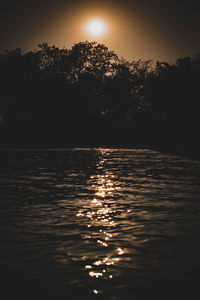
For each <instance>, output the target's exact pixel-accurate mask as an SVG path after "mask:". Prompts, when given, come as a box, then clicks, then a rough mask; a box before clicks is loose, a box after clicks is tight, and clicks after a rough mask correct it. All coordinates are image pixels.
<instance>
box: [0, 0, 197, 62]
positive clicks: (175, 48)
mask: <svg viewBox="0 0 200 300" xmlns="http://www.w3.org/2000/svg"><path fill="white" fill-rule="evenodd" d="M199 2H200V1H199V0H190V1H187V0H168V1H162V0H132V1H127V0H123V1H122V0H121V1H119V0H115V1H114V0H110V1H109V0H107V1H103V0H102V1H85V0H70V1H68V0H56V1H55V0H26V1H25V0H1V2H0V50H1V51H2V50H5V49H13V48H16V47H20V48H23V49H24V50H26V51H29V50H33V49H36V48H37V45H38V44H39V43H42V42H48V43H49V44H50V45H53V44H55V45H56V46H59V47H67V48H70V47H71V46H72V45H73V44H74V43H76V42H79V41H86V40H88V41H93V40H95V41H97V42H100V43H104V44H106V45H107V46H108V47H109V49H110V50H114V51H115V52H116V53H117V54H118V55H119V56H123V57H125V58H126V59H129V60H135V59H140V58H142V59H154V60H167V61H170V62H173V61H175V60H176V59H177V58H179V57H184V56H193V55H195V54H197V53H199V52H200V17H199V14H200V9H199V8H200V3H199ZM92 20H100V21H101V22H103V26H104V27H105V28H104V29H103V31H102V32H100V34H97V35H95V34H93V33H92V31H91V30H92V29H91V30H88V27H87V26H89V25H88V23H89V22H90V21H92ZM100 31H101V29H100Z"/></svg>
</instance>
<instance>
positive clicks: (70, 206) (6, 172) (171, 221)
mask: <svg viewBox="0 0 200 300" xmlns="http://www.w3.org/2000/svg"><path fill="white" fill-rule="evenodd" d="M0 164H1V168H0V267H1V275H3V278H4V279H3V281H2V286H4V287H5V289H6V291H7V293H8V295H9V294H10V293H12V292H13V293H14V294H15V295H24V294H25V295H28V296H29V298H30V296H31V295H34V296H35V297H36V296H37V297H38V296H41V295H43V296H44V297H45V296H53V297H54V299H81V297H82V298H84V299H90V298H94V299H99V298H102V299H126V298H127V299H133V297H134V295H142V294H143V293H144V292H147V293H151V294H156V293H160V294H161V295H165V294H166V293H168V294H169V295H172V293H173V292H172V290H174V289H176V291H178V292H183V291H184V293H185V292H188V293H189V294H191V293H192V291H194V290H195V288H196V287H198V280H199V271H200V259H199V253H200V201H199V200H200V199H199V195H200V187H199V183H200V163H199V162H197V161H192V160H190V159H186V158H182V157H179V156H173V155H167V154H162V153H160V152H155V151H150V150H124V149H121V150H120V149H60V150H59V149H50V150H12V151H0ZM69 295H70V296H69ZM137 299H139V298H137Z"/></svg>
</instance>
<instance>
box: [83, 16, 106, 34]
mask: <svg viewBox="0 0 200 300" xmlns="http://www.w3.org/2000/svg"><path fill="white" fill-rule="evenodd" d="M85 29H86V31H87V33H89V34H90V35H92V36H100V35H102V34H103V33H104V32H105V31H106V24H105V23H104V22H103V21H102V20H100V19H92V20H90V21H89V22H88V23H87V24H86V27H85Z"/></svg>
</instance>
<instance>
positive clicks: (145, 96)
mask: <svg viewBox="0 0 200 300" xmlns="http://www.w3.org/2000/svg"><path fill="white" fill-rule="evenodd" d="M0 82H1V86H0V87H1V88H0V131H1V145H2V146H58V145H59V146H75V145H76V146H84V145H88V146H89V145H94V146H98V145H101V146H102V145H104V146H156V147H165V148H170V147H172V148H177V149H186V148H187V149H191V148H192V149H195V148H197V145H198V128H199V101H200V55H197V56H196V57H195V58H193V59H191V58H189V57H185V58H181V59H178V60H177V61H176V63H174V64H169V63H167V62H157V63H156V64H155V63H153V62H152V61H142V60H139V61H133V62H128V61H126V60H124V59H120V58H119V57H118V56H117V55H116V54H115V53H114V52H113V51H109V50H108V48H107V47H106V46H104V45H101V44H97V43H96V42H84V43H83V42H81V43H78V44H75V45H74V46H73V47H72V48H71V49H65V48H63V49H59V48H57V47H56V46H49V45H48V44H47V43H44V44H41V45H39V46H38V50H36V51H34V52H29V53H22V51H21V49H16V50H13V51H5V52H4V53H2V54H1V55H0Z"/></svg>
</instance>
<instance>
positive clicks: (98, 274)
mask: <svg viewBox="0 0 200 300" xmlns="http://www.w3.org/2000/svg"><path fill="white" fill-rule="evenodd" d="M102 155H103V156H104V158H103V159H102V160H101V161H100V162H99V163H98V166H97V169H98V170H99V171H100V172H99V174H95V175H91V176H90V179H89V181H88V183H89V185H90V187H91V188H92V190H93V192H94V197H93V199H91V200H90V201H89V202H87V205H86V206H85V207H84V208H81V209H79V211H78V213H77V214H76V216H77V217H78V218H85V219H86V218H87V219H88V224H87V228H91V229H90V233H89V234H88V235H86V236H85V239H87V240H88V242H89V243H93V244H94V243H95V244H96V246H95V247H96V251H95V253H96V255H95V257H94V258H90V263H89V264H86V265H85V267H84V268H85V270H86V271H87V272H88V275H89V277H91V278H93V279H95V280H96V279H97V280H99V279H100V278H102V279H104V280H112V279H113V278H114V277H115V274H116V268H117V265H118V264H119V263H120V260H122V255H123V254H124V253H125V250H123V249H122V248H121V247H120V245H118V247H116V241H114V240H113V238H114V237H113V230H114V228H115V227H116V222H115V215H116V213H117V212H116V209H115V208H113V207H112V206H111V203H112V202H111V201H112V199H113V196H114V192H115V190H116V189H119V187H116V186H115V182H114V175H113V174H109V173H108V172H107V171H106V170H104V169H103V168H104V164H105V163H106V156H107V152H106V150H103V153H102ZM103 171H104V172H103ZM99 247H100V248H99ZM101 248H102V250H101ZM98 249H99V250H98ZM102 251H103V252H102ZM99 292H102V291H100V290H99V291H98V290H96V289H94V290H93V293H94V294H98V293H99Z"/></svg>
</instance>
